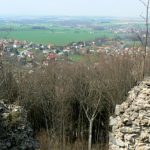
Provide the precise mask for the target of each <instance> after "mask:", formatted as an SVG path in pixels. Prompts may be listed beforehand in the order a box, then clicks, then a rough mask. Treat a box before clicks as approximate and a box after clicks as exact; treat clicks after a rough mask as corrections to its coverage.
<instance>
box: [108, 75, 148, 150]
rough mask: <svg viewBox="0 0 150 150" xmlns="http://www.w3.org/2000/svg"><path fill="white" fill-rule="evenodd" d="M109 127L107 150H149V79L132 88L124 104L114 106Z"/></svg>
mask: <svg viewBox="0 0 150 150" xmlns="http://www.w3.org/2000/svg"><path fill="white" fill-rule="evenodd" d="M110 126H112V131H111V134H110V137H111V138H110V139H111V140H110V141H109V150H150V78H145V80H144V81H142V82H141V83H140V84H139V85H137V86H136V87H134V88H133V89H132V90H131V91H130V92H129V96H128V98H127V100H126V101H125V102H123V103H122V104H121V105H116V109H115V117H110Z"/></svg>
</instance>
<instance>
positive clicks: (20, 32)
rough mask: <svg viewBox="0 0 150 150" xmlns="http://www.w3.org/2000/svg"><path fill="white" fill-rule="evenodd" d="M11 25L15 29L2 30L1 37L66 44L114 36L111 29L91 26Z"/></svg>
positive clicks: (59, 44)
mask: <svg viewBox="0 0 150 150" xmlns="http://www.w3.org/2000/svg"><path fill="white" fill-rule="evenodd" d="M5 27H6V26H5ZM7 27H9V26H7ZM10 27H11V28H12V29H14V30H11V31H8V32H5V31H1V32H0V38H5V37H7V38H12V39H18V40H27V41H30V42H34V43H41V44H55V45H58V46H64V45H67V44H69V43H71V42H77V41H88V40H94V39H95V38H100V37H107V38H111V37H112V36H113V34H112V33H111V32H110V31H106V30H103V31H94V30H92V29H90V28H85V29H84V28H71V27H67V28H66V27H51V28H50V27H48V29H46V30H41V29H38V30H37V29H36V30H34V29H32V28H31V26H19V25H12V26H10ZM1 28H2V26H0V29H1Z"/></svg>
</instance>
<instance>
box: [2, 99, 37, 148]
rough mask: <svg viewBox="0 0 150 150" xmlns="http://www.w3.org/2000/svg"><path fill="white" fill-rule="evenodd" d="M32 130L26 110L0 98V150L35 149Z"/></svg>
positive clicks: (35, 143)
mask: <svg viewBox="0 0 150 150" xmlns="http://www.w3.org/2000/svg"><path fill="white" fill-rule="evenodd" d="M36 148H38V144H37V142H36V140H35V139H34V138H33V130H32V128H31V125H30V123H29V122H28V121H27V112H26V111H25V110H24V109H22V108H21V107H20V106H17V105H12V104H11V105H10V104H6V103H5V101H3V100H0V150H35V149H36Z"/></svg>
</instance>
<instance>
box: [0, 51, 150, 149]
mask: <svg viewBox="0 0 150 150" xmlns="http://www.w3.org/2000/svg"><path fill="white" fill-rule="evenodd" d="M147 57H149V55H147ZM141 60H142V56H141V55H140V54H139V55H138V54H137V53H136V52H135V53H134V52H133V54H130V55H129V54H128V53H121V54H115V53H114V54H113V55H108V54H100V55H99V59H98V61H96V62H94V61H93V60H90V57H88V58H87V59H86V60H85V61H84V62H82V63H81V62H80V63H70V62H61V63H60V62H52V63H51V64H50V65H49V66H48V67H45V68H44V67H43V68H40V69H35V70H34V72H33V73H31V74H29V73H28V72H27V71H23V72H20V71H17V70H16V68H15V69H14V68H13V71H12V70H11V69H5V68H8V67H3V69H1V74H0V78H1V80H0V81H1V82H0V92H1V95H0V96H1V97H0V98H1V99H8V100H9V101H11V102H14V101H15V102H18V103H20V104H21V105H22V106H24V107H25V108H26V110H27V111H28V119H29V120H30V122H31V124H32V126H33V128H34V130H35V131H36V133H37V139H39V141H40V145H41V150H48V149H54V150H57V149H59V150H67V149H68V150H70V149H76V150H78V149H80V150H86V149H87V147H88V139H90V138H91V143H92V148H93V149H95V150H96V149H102V150H104V149H107V146H105V145H107V142H108V132H109V126H108V124H109V116H110V114H111V113H112V112H113V111H114V108H115V105H116V104H118V103H121V102H122V101H124V100H125V97H126V96H127V93H128V91H129V90H130V89H131V87H133V86H134V85H135V84H136V82H137V81H139V80H140V77H141V62H142V61H141ZM146 66H147V68H146V74H149V69H148V68H149V67H150V62H149V59H146ZM14 70H15V72H14ZM91 120H92V126H91V129H90V131H89V126H90V123H91ZM89 133H90V134H91V135H90V134H89ZM89 135H90V136H91V137H90V136H89ZM89 147H90V146H89Z"/></svg>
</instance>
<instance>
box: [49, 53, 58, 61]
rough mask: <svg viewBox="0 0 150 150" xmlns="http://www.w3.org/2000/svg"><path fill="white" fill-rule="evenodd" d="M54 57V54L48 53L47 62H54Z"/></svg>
mask: <svg viewBox="0 0 150 150" xmlns="http://www.w3.org/2000/svg"><path fill="white" fill-rule="evenodd" d="M56 57H57V56H56V54H53V53H50V54H48V56H47V60H56Z"/></svg>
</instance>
